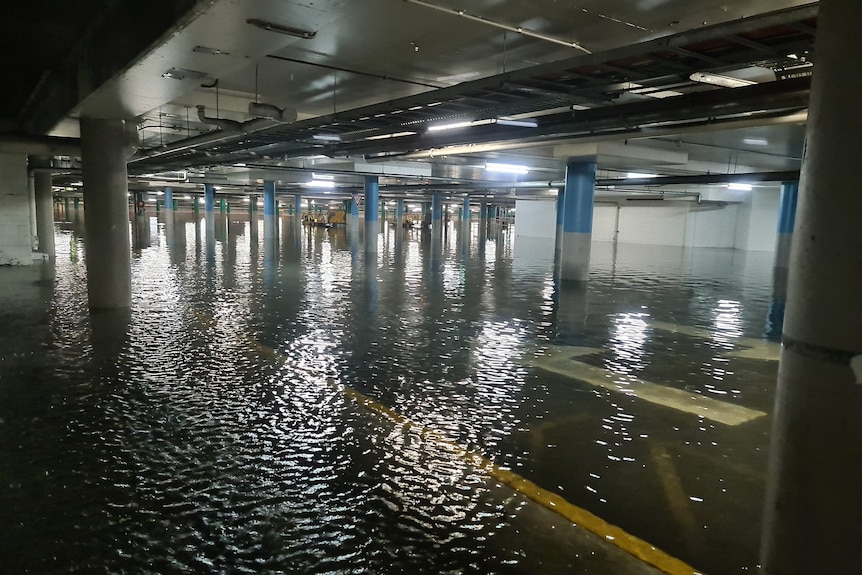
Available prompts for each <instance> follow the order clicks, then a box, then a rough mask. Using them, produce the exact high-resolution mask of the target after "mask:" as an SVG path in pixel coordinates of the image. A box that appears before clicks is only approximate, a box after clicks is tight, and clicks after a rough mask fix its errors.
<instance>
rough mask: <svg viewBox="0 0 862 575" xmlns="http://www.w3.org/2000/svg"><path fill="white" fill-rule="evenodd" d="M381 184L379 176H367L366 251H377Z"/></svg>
mask: <svg viewBox="0 0 862 575" xmlns="http://www.w3.org/2000/svg"><path fill="white" fill-rule="evenodd" d="M379 202H380V185H379V184H378V181H377V176H365V251H366V252H367V253H377V235H378V234H379V233H380V221H379V217H380V216H379V213H378V211H379V209H380V205H379Z"/></svg>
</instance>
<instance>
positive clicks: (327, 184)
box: [305, 180, 335, 188]
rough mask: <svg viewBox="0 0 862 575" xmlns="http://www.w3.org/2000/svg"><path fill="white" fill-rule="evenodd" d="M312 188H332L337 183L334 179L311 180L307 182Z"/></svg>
mask: <svg viewBox="0 0 862 575" xmlns="http://www.w3.org/2000/svg"><path fill="white" fill-rule="evenodd" d="M305 185H306V186H308V187H310V188H331V187H333V186H334V185H335V182H333V181H332V180H311V181H310V182H306V183H305Z"/></svg>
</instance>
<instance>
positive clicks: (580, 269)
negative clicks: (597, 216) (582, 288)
mask: <svg viewBox="0 0 862 575" xmlns="http://www.w3.org/2000/svg"><path fill="white" fill-rule="evenodd" d="M595 189H596V162H595V161H586V162H584V161H574V160H573V161H569V163H568V164H566V190H565V202H564V214H563V242H562V243H563V245H562V253H561V259H560V277H561V278H562V279H563V280H568V281H587V279H588V277H589V275H590V243H591V242H592V236H593V200H594V198H595Z"/></svg>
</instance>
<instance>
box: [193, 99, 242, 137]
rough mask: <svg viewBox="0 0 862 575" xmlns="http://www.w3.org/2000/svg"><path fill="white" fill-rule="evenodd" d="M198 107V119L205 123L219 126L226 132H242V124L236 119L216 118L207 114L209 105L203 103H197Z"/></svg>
mask: <svg viewBox="0 0 862 575" xmlns="http://www.w3.org/2000/svg"><path fill="white" fill-rule="evenodd" d="M197 109H198V120H200V121H201V122H202V123H204V124H209V125H211V126H217V127H219V128H221V129H222V130H224V131H225V132H242V131H243V130H242V124H241V123H240V122H237V121H236V120H228V119H225V118H215V117H213V116H207V115H206V109H207V107H206V106H204V105H203V104H198V105H197Z"/></svg>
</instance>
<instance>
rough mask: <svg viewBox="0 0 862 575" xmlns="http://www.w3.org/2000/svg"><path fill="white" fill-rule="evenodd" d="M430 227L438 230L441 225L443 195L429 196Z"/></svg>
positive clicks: (435, 193)
mask: <svg viewBox="0 0 862 575" xmlns="http://www.w3.org/2000/svg"><path fill="white" fill-rule="evenodd" d="M431 225H432V226H433V227H435V228H438V229H439V228H440V227H441V226H442V225H443V195H442V194H441V193H440V192H434V194H433V195H432V196H431Z"/></svg>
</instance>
